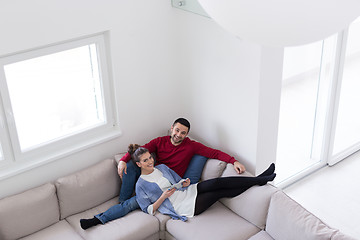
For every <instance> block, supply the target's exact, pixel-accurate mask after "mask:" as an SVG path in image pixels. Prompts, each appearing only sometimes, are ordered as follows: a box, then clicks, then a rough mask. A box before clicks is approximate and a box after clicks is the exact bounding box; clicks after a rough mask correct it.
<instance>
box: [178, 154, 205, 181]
mask: <svg viewBox="0 0 360 240" xmlns="http://www.w3.org/2000/svg"><path fill="white" fill-rule="evenodd" d="M207 160H208V158H207V157H204V156H200V155H194V156H193V157H192V159H191V161H190V164H189V166H188V168H187V169H186V172H185V174H184V178H189V179H190V182H191V184H193V183H197V182H199V180H200V178H201V174H202V171H203V169H204V166H205V163H206V161H207Z"/></svg>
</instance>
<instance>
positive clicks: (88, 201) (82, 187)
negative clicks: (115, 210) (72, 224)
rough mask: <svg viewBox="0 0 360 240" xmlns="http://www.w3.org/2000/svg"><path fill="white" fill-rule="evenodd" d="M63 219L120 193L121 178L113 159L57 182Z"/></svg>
mask: <svg viewBox="0 0 360 240" xmlns="http://www.w3.org/2000/svg"><path fill="white" fill-rule="evenodd" d="M55 185H56V188H57V193H58V198H59V205H60V215H61V219H64V218H66V217H68V216H70V215H72V214H75V213H79V212H82V211H84V210H86V209H89V208H92V207H95V206H97V205H99V204H101V203H103V202H106V201H108V200H109V199H112V198H113V197H115V196H117V195H118V194H119V192H120V177H119V175H118V174H117V167H116V164H115V161H114V160H113V159H106V160H103V161H101V162H99V163H97V164H95V165H93V166H91V167H89V168H86V169H84V170H81V171H79V172H76V173H74V174H72V175H69V176H66V177H62V178H59V179H58V180H56V182H55Z"/></svg>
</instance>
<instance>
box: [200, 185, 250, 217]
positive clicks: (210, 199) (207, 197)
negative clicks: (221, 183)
mask: <svg viewBox="0 0 360 240" xmlns="http://www.w3.org/2000/svg"><path fill="white" fill-rule="evenodd" d="M247 189H248V188H237V189H222V190H217V191H213V192H205V193H199V194H198V195H197V197H196V200H195V212H194V215H199V214H200V213H202V212H204V211H205V210H206V209H208V208H209V207H211V206H212V205H213V204H214V203H216V202H217V201H218V200H219V199H220V198H224V197H229V198H230V197H236V196H237V195H240V194H241V193H243V192H245V191H246V190H247Z"/></svg>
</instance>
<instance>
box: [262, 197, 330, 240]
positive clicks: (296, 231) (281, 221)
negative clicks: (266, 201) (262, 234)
mask: <svg viewBox="0 0 360 240" xmlns="http://www.w3.org/2000/svg"><path fill="white" fill-rule="evenodd" d="M266 232H268V233H269V235H271V237H272V238H274V239H276V240H287V239H292V240H303V239H313V240H322V239H332V238H331V237H332V236H334V235H335V234H336V232H337V230H335V229H332V228H330V227H329V226H327V225H326V224H325V223H323V222H322V221H321V220H320V219H319V218H317V217H316V216H314V215H313V214H312V213H310V212H309V211H307V210H306V209H305V208H303V207H302V206H301V205H300V204H298V203H297V202H296V201H294V200H293V199H291V198H290V197H289V196H287V195H286V194H285V193H284V192H283V191H278V192H276V193H275V194H273V196H272V197H271V201H270V206H269V213H268V218H267V221H266Z"/></svg>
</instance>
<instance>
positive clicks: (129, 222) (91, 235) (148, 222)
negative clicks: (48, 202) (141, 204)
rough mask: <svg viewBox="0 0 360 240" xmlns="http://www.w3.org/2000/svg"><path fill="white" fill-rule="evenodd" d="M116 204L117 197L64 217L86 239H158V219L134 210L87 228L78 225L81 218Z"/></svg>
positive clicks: (90, 216) (89, 216)
mask: <svg viewBox="0 0 360 240" xmlns="http://www.w3.org/2000/svg"><path fill="white" fill-rule="evenodd" d="M115 204H117V198H114V199H112V200H110V201H107V202H105V203H103V204H101V205H99V206H96V207H94V208H91V209H88V210H86V211H84V212H81V213H78V214H75V215H72V216H70V217H67V218H66V221H68V222H69V224H70V225H71V226H72V227H73V228H74V229H75V231H76V232H77V233H79V234H80V235H81V236H82V238H84V239H86V240H99V239H106V240H119V239H124V240H128V239H134V240H135V239H154V238H156V239H159V228H160V226H159V221H158V219H157V218H156V217H154V216H152V215H149V214H146V213H144V212H142V211H141V210H135V211H132V212H131V213H129V214H127V215H126V216H124V217H122V218H119V219H116V220H113V221H110V222H107V223H106V224H104V225H101V224H99V225H97V226H94V227H91V228H89V229H87V230H83V229H82V228H81V227H80V219H81V218H92V217H93V216H94V215H96V214H99V213H101V212H104V211H106V210H107V209H109V208H110V207H111V206H113V205H115Z"/></svg>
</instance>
